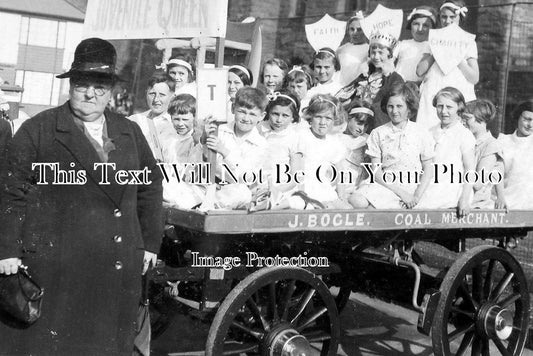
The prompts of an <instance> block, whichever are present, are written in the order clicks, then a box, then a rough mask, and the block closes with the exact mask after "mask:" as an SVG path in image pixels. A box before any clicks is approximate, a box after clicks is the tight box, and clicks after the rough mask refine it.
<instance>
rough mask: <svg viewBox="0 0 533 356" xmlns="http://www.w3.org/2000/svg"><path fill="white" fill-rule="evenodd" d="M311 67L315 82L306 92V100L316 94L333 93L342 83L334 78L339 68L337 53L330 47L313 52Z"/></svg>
mask: <svg viewBox="0 0 533 356" xmlns="http://www.w3.org/2000/svg"><path fill="white" fill-rule="evenodd" d="M311 68H312V69H313V75H314V77H315V78H316V81H317V83H316V84H315V86H314V87H312V88H311V89H309V91H308V92H307V100H309V99H311V98H312V97H313V96H315V95H317V94H330V95H335V93H336V92H338V91H339V90H340V89H341V88H342V85H340V84H339V82H338V81H337V79H336V78H335V74H336V73H337V72H338V70H340V69H341V66H340V63H339V59H338V58H337V54H336V53H335V51H334V50H332V49H331V48H321V49H319V50H318V52H317V53H316V54H315V57H314V58H313V63H312V66H311Z"/></svg>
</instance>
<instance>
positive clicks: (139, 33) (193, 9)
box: [83, 0, 228, 39]
mask: <svg viewBox="0 0 533 356" xmlns="http://www.w3.org/2000/svg"><path fill="white" fill-rule="evenodd" d="M227 15H228V0H114V1H111V0H89V3H88V4H87V12H86V14H85V23H84V26H83V36H84V38H88V37H100V38H105V39H132V38H137V39H138V38H189V37H199V36H208V37H225V36H226V23H227V17H228V16H227Z"/></svg>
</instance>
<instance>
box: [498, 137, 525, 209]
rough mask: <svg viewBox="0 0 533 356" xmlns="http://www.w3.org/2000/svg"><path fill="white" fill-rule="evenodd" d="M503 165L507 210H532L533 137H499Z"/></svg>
mask: <svg viewBox="0 0 533 356" xmlns="http://www.w3.org/2000/svg"><path fill="white" fill-rule="evenodd" d="M498 142H499V143H500V144H501V147H502V150H503V163H504V165H505V176H504V181H503V183H500V184H504V191H503V192H504V196H505V200H506V202H507V207H508V208H509V209H533V155H532V154H531V152H533V135H532V136H528V137H518V136H517V135H516V132H515V133H513V134H511V135H500V136H499V137H498Z"/></svg>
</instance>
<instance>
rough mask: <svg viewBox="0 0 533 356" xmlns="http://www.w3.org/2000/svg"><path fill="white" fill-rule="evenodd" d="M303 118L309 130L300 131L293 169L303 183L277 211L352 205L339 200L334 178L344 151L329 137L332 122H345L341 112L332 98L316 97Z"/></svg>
mask: <svg viewBox="0 0 533 356" xmlns="http://www.w3.org/2000/svg"><path fill="white" fill-rule="evenodd" d="M305 118H306V119H307V120H308V121H309V125H310V128H309V129H308V130H301V131H299V137H298V144H297V148H296V160H295V161H296V163H295V166H294V168H295V170H301V171H302V172H303V173H304V174H305V176H304V177H303V183H302V184H300V185H299V189H300V191H298V192H295V193H294V194H293V195H292V196H291V197H290V198H288V199H287V200H286V201H284V202H282V204H279V206H278V208H279V209H283V208H285V209H286V208H291V209H308V208H312V207H313V206H314V207H320V208H322V207H325V208H332V209H349V208H351V206H350V205H349V204H348V203H347V202H345V201H342V200H341V199H339V196H338V194H337V190H336V188H337V183H338V182H337V180H336V179H335V177H334V175H333V174H334V171H335V170H336V171H337V173H338V172H339V170H340V168H339V167H340V164H341V162H342V160H343V159H344V157H346V148H345V147H344V145H343V144H342V143H341V142H340V141H339V140H338V139H337V137H336V136H335V135H331V134H330V130H331V128H332V127H333V125H334V124H335V121H344V113H343V109H342V107H341V105H340V104H339V101H338V100H337V99H336V98H334V97H333V96H331V95H317V96H315V97H313V98H312V99H311V102H310V103H309V106H308V108H307V109H306V110H305ZM291 168H292V167H291ZM293 174H294V172H293ZM317 175H318V177H320V179H319V178H318V177H317ZM337 176H338V174H337Z"/></svg>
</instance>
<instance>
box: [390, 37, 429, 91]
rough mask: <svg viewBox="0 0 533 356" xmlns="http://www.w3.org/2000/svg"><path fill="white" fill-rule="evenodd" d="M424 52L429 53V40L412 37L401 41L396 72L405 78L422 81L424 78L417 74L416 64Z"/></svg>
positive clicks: (406, 79)
mask: <svg viewBox="0 0 533 356" xmlns="http://www.w3.org/2000/svg"><path fill="white" fill-rule="evenodd" d="M424 53H429V44H428V41H423V42H418V41H415V40H413V39H411V40H404V41H401V42H400V45H399V47H398V63H397V64H396V72H397V73H398V74H400V75H401V76H402V78H403V80H405V81H412V82H417V83H418V82H420V81H422V78H421V77H419V76H418V75H416V66H417V65H418V63H419V62H420V60H421V59H422V56H423V55H424Z"/></svg>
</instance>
